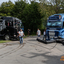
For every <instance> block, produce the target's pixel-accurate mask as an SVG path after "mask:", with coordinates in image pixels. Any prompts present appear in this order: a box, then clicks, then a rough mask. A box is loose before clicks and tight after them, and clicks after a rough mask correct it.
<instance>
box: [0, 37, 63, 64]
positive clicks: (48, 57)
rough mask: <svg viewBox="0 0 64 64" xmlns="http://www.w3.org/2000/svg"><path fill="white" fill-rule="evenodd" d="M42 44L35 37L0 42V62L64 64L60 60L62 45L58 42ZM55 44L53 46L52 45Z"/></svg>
mask: <svg viewBox="0 0 64 64" xmlns="http://www.w3.org/2000/svg"><path fill="white" fill-rule="evenodd" d="M55 45H56V43H51V44H44V43H41V42H38V41H37V40H36V37H28V38H25V39H24V44H23V45H19V41H11V42H9V43H4V44H0V64H64V61H60V59H61V57H62V56H64V46H63V45H62V44H60V43H57V45H56V46H55ZM54 46H55V47H54Z"/></svg>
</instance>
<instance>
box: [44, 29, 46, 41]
mask: <svg viewBox="0 0 64 64" xmlns="http://www.w3.org/2000/svg"><path fill="white" fill-rule="evenodd" d="M43 40H46V30H44V33H43Z"/></svg>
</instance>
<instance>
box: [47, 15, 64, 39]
mask: <svg viewBox="0 0 64 64" xmlns="http://www.w3.org/2000/svg"><path fill="white" fill-rule="evenodd" d="M46 35H47V40H51V39H57V40H59V39H64V14H54V15H51V16H50V17H49V18H48V20H47V29H46Z"/></svg>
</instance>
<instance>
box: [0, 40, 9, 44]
mask: <svg viewBox="0 0 64 64" xmlns="http://www.w3.org/2000/svg"><path fill="white" fill-rule="evenodd" d="M6 42H10V40H0V43H6Z"/></svg>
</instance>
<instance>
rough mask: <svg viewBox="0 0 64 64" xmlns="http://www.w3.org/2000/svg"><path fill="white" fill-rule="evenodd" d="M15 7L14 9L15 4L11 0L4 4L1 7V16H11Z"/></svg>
mask: <svg viewBox="0 0 64 64" xmlns="http://www.w3.org/2000/svg"><path fill="white" fill-rule="evenodd" d="M13 7H14V4H13V3H12V2H11V1H10V0H9V1H8V2H3V3H2V4H1V6H0V13H1V15H3V16H6V15H7V16H10V13H11V11H12V8H13Z"/></svg>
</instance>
